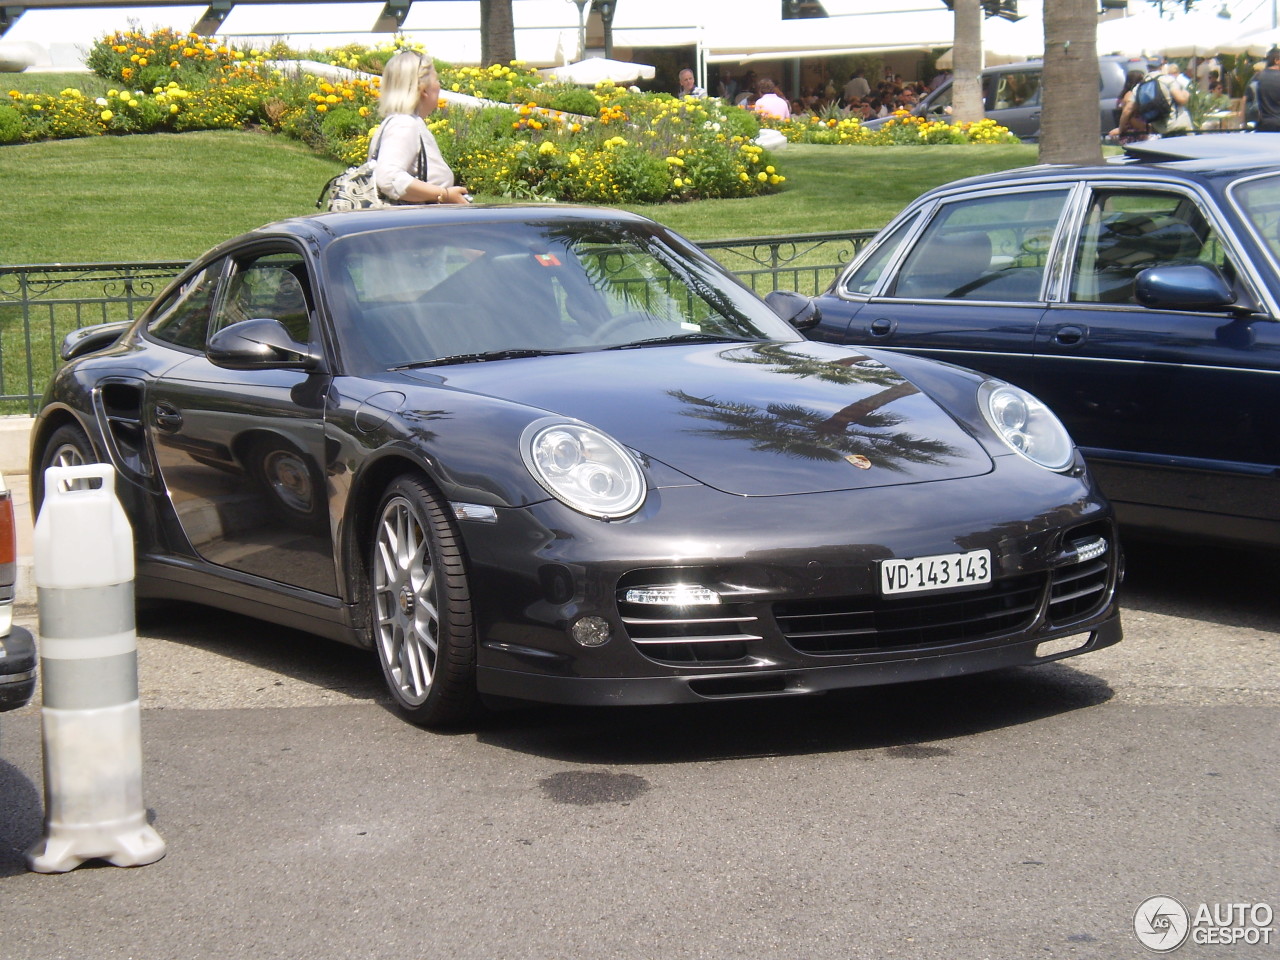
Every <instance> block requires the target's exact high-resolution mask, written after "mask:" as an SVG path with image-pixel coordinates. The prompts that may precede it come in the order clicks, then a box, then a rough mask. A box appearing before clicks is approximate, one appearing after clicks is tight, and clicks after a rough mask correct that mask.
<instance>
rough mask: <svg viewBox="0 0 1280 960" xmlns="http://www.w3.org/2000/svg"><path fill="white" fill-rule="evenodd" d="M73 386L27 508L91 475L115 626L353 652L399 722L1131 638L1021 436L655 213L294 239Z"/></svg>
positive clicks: (796, 683)
mask: <svg viewBox="0 0 1280 960" xmlns="http://www.w3.org/2000/svg"><path fill="white" fill-rule="evenodd" d="M775 301H777V302H779V304H780V306H784V307H785V306H790V307H792V308H797V307H799V308H801V309H800V311H799V314H798V315H799V316H801V317H803V315H804V310H805V309H807V308H808V306H809V303H808V300H807V299H805V298H801V297H798V296H794V295H793V296H792V297H790V298H787V297H780V298H775ZM66 353H67V355H68V356H69V357H70V359H69V362H68V363H67V364H66V365H65V366H63V367H62V368H61V369H60V370H59V371H58V373H57V374H56V375H55V377H54V380H53V383H52V385H51V387H50V389H49V392H48V394H47V396H46V399H45V402H44V404H43V407H42V409H41V411H40V414H39V417H38V419H37V423H36V426H35V429H34V430H33V464H32V466H33V477H34V478H36V480H37V484H38V482H39V477H40V476H41V475H42V470H43V468H45V467H47V466H48V465H50V464H54V463H62V464H67V463H75V462H78V461H86V460H90V459H96V458H99V457H101V458H104V459H106V460H108V461H110V462H111V463H112V464H113V465H114V466H115V468H116V470H117V472H118V473H117V475H118V484H117V490H118V491H119V493H120V496H121V498H122V500H123V502H124V504H125V508H126V510H127V512H128V514H129V516H130V518H131V520H132V523H133V529H134V531H135V536H136V538H137V551H136V554H137V558H138V568H137V574H138V576H137V580H136V589H137V592H138V594H139V595H140V596H168V597H177V598H182V599H187V600H192V601H196V602H200V603H207V604H212V605H215V606H220V607H225V608H228V609H232V610H238V611H240V612H243V613H247V614H250V615H253V616H258V617H261V618H264V619H267V620H272V621H275V622H277V623H283V624H288V625H290V626H294V627H299V628H302V629H306V630H309V631H312V632H314V633H318V634H321V635H324V636H327V637H331V638H334V639H338V640H343V641H346V642H349V643H353V644H356V645H359V646H364V647H369V648H373V649H375V650H376V651H377V655H378V657H379V658H380V660H381V664H382V667H383V672H384V674H385V676H386V680H387V684H388V688H389V689H390V691H391V694H392V696H393V697H394V699H395V702H396V703H397V705H398V706H399V707H400V709H401V710H402V711H403V712H404V713H405V714H407V715H408V716H409V717H410V718H412V719H413V720H415V721H417V722H420V723H424V724H439V723H446V722H450V721H455V720H458V719H460V718H462V717H465V716H466V715H467V714H468V713H469V712H470V711H471V709H472V708H473V707H474V706H475V704H476V701H477V695H483V694H491V695H497V696H500V697H505V698H519V699H528V700H543V701H558V702H566V703H576V704H639V703H668V702H697V701H708V700H716V699H724V698H729V699H736V698H743V697H771V696H781V695H794V694H807V693H817V692H822V691H825V690H829V689H834V688H839V687H850V686H859V685H865V684H876V683H897V682H902V681H908V680H916V679H923V678H929V677H943V676H951V675H955V674H962V673H971V672H974V671H979V670H986V669H993V668H997V667H1003V666H1008V665H1012V664H1036V663H1044V662H1047V661H1050V660H1054V659H1057V658H1060V657H1063V656H1071V655H1074V654H1079V653H1084V652H1087V651H1090V650H1094V649H1097V648H1099V647H1102V646H1106V645H1108V644H1111V643H1114V642H1116V641H1117V640H1119V639H1120V621H1119V614H1118V612H1117V607H1116V604H1115V601H1114V591H1115V586H1116V581H1117V577H1118V570H1119V552H1118V550H1117V549H1116V547H1115V531H1114V526H1113V518H1112V512H1111V508H1110V507H1109V505H1108V504H1107V503H1106V502H1105V500H1104V499H1102V498H1101V497H1100V496H1098V494H1097V491H1096V490H1095V488H1094V484H1093V481H1092V479H1091V478H1090V476H1089V474H1088V472H1087V470H1086V469H1085V467H1084V461H1083V459H1082V458H1080V456H1079V454H1078V453H1077V451H1076V450H1075V448H1074V447H1073V445H1072V444H1071V441H1070V438H1069V437H1068V436H1067V434H1066V432H1065V431H1064V430H1063V429H1062V427H1061V424H1059V423H1058V421H1057V420H1056V419H1055V418H1054V417H1053V416H1052V415H1051V414H1049V413H1048V412H1047V411H1046V410H1045V409H1044V407H1043V405H1042V404H1040V403H1039V402H1038V401H1037V400H1036V399H1035V398H1034V397H1032V396H1031V395H1030V394H1028V393H1027V392H1026V391H1024V390H1022V389H1020V388H1017V387H1012V386H1010V385H1008V384H1005V383H1002V382H1000V381H998V380H995V379H992V378H990V377H985V376H981V375H978V374H974V373H971V372H967V371H962V370H958V369H955V368H953V367H950V366H946V365H942V364H936V363H932V362H930V361H926V360H921V359H919V358H916V357H906V356H894V355H893V354H891V353H885V352H881V351H871V350H863V349H860V348H849V347H839V346H833V345H831V344H823V343H814V342H810V341H808V340H806V339H804V338H803V337H802V336H801V335H800V334H799V333H798V332H797V331H796V329H795V328H794V327H793V326H791V325H789V324H788V323H786V322H784V321H783V320H782V319H780V318H779V316H778V314H776V313H775V312H774V311H772V310H771V309H770V308H769V306H767V305H766V304H765V303H764V302H763V301H761V300H759V299H758V298H757V297H756V296H755V295H754V294H752V293H751V292H750V291H749V290H748V289H747V288H746V287H745V286H743V285H742V284H741V283H740V282H739V281H738V280H736V279H735V278H734V277H733V276H732V275H731V274H729V273H727V272H726V271H725V270H724V269H723V268H722V267H720V266H719V265H718V264H716V263H715V261H713V260H712V259H711V258H709V257H708V256H707V255H706V254H704V253H702V252H701V251H700V250H698V249H697V248H696V247H694V246H692V245H691V244H689V243H688V242H687V241H684V240H682V239H680V238H679V237H677V236H675V235H674V234H672V233H670V232H668V231H666V230H664V229H663V228H662V227H660V226H658V225H657V224H655V223H653V222H652V221H649V220H646V219H644V218H642V217H637V216H633V215H630V214H626V213H622V212H618V211H611V210H597V209H590V208H580V207H547V206H531V207H530V206H514V205H513V206H501V207H488V208H486V207H482V206H479V205H477V206H474V207H465V208H456V207H439V206H432V207H421V208H414V207H403V208H396V209H390V210H379V211H369V212H358V213H342V214H322V215H318V216H312V217H304V218H299V219H295V220H288V221H284V222H281V223H277V224H272V225H270V226H267V227H263V228H261V229H259V230H256V231H253V232H252V233H249V234H247V235H245V236H242V237H240V238H238V239H235V240H232V241H230V242H228V243H226V244H224V245H223V246H221V247H218V248H217V249H215V250H213V251H211V252H210V253H208V254H206V255H205V256H203V257H200V258H199V259H197V260H196V261H195V262H194V263H193V264H192V265H191V266H190V267H189V268H188V269H187V270H186V271H185V272H184V273H183V274H182V275H181V276H179V277H178V278H177V279H176V280H175V281H174V282H173V283H172V284H171V285H170V286H169V288H168V289H167V290H165V291H164V292H163V293H162V294H161V295H160V297H159V299H158V300H157V301H156V302H155V303H154V304H153V305H152V306H151V307H150V308H148V309H147V310H146V311H145V313H143V314H142V315H141V316H140V318H139V319H138V321H137V322H136V323H135V324H133V326H132V327H130V328H129V329H127V330H126V331H124V333H123V334H122V335H121V332H120V330H119V329H112V328H107V329H106V330H104V331H98V332H97V333H92V332H91V333H89V334H86V335H83V336H80V337H76V338H73V339H72V340H71V342H70V345H69V346H68V348H67V350H66ZM34 495H35V496H36V497H37V499H38V498H39V496H40V491H39V490H38V489H37V490H35V491H34Z"/></svg>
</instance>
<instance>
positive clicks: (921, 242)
mask: <svg viewBox="0 0 1280 960" xmlns="http://www.w3.org/2000/svg"><path fill="white" fill-rule="evenodd" d="M1067 193H1068V191H1067V190H1065V189H1063V190H1034V191H1028V192H1025V193H1005V194H991V195H988V196H982V197H975V198H973V199H968V200H959V201H956V202H954V203H948V204H945V205H944V206H943V207H941V208H940V209H939V211H938V213H937V215H936V216H935V217H934V218H933V220H932V221H930V223H929V225H928V226H927V227H926V228H925V230H924V232H923V233H922V234H921V235H920V237H919V239H918V240H917V241H916V244H915V246H914V247H913V248H912V250H911V252H910V253H909V254H908V255H907V259H906V260H905V261H904V262H903V264H902V269H901V270H900V271H899V272H898V276H897V278H896V279H895V281H894V283H893V286H892V294H891V295H892V296H895V297H902V298H905V299H908V300H990V301H1000V302H1019V301H1031V300H1038V299H1040V296H1041V293H1040V290H1041V286H1042V285H1043V283H1044V274H1045V267H1046V264H1047V261H1048V253H1049V246H1050V243H1051V241H1052V239H1053V235H1054V231H1055V230H1056V229H1057V225H1058V219H1059V217H1060V216H1061V215H1062V209H1063V206H1064V205H1065V203H1066V199H1067Z"/></svg>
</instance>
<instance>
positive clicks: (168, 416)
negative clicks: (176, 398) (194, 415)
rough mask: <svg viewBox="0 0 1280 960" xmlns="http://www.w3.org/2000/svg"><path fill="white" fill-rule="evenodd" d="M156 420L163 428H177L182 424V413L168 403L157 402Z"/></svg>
mask: <svg viewBox="0 0 1280 960" xmlns="http://www.w3.org/2000/svg"><path fill="white" fill-rule="evenodd" d="M155 421H156V426H157V427H160V428H161V429H163V430H177V429H178V428H179V427H181V426H182V414H181V413H179V412H178V411H177V409H176V408H175V407H172V406H170V405H169V404H167V403H157V404H156V406H155Z"/></svg>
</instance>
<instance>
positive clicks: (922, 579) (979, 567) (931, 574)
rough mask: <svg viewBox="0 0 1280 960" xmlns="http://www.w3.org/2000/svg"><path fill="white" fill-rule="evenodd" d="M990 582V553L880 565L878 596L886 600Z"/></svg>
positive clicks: (921, 558)
mask: <svg viewBox="0 0 1280 960" xmlns="http://www.w3.org/2000/svg"><path fill="white" fill-rule="evenodd" d="M990 582H991V551H990V550H971V551H970V552H968V553H940V554H937V555H936V556H932V557H912V558H910V559H907V560H881V561H880V592H881V594H883V595H884V596H887V597H892V596H896V595H898V594H902V593H921V592H923V591H925V590H958V589H961V588H963V587H974V586H981V585H982V584H984V583H990Z"/></svg>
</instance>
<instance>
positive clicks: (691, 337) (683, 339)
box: [601, 333, 755, 350]
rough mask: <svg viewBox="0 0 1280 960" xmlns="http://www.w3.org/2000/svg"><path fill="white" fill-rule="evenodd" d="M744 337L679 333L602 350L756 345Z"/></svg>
mask: <svg viewBox="0 0 1280 960" xmlns="http://www.w3.org/2000/svg"><path fill="white" fill-rule="evenodd" d="M754 342H755V341H754V340H744V339H743V338H742V337H730V336H727V335H725V334H723V333H677V334H674V335H672V336H669V337H650V338H649V339H647V340H633V341H631V342H630V343H615V344H614V345H613V346H611V347H601V349H602V350H630V349H631V348H632V347H652V346H654V345H655V344H661V343H754Z"/></svg>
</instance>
